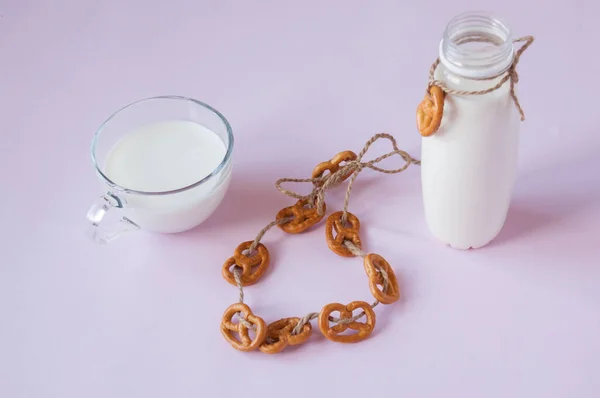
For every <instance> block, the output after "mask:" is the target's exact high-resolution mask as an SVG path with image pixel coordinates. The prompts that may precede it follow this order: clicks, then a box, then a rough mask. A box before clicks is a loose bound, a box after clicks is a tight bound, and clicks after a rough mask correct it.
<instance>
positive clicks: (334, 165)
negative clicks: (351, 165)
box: [312, 151, 357, 182]
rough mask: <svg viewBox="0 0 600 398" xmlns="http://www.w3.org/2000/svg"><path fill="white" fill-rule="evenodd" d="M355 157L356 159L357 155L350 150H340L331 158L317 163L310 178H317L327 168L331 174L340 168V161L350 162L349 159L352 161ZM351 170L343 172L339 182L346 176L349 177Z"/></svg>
mask: <svg viewBox="0 0 600 398" xmlns="http://www.w3.org/2000/svg"><path fill="white" fill-rule="evenodd" d="M356 159H357V156H356V154H355V153H354V152H352V151H343V152H340V153H338V154H337V155H335V156H334V157H333V158H332V159H331V160H328V161H326V162H321V163H319V164H318V165H317V167H315V168H314V170H313V173H312V178H319V177H321V176H323V173H325V172H326V171H327V170H329V173H330V174H333V173H335V172H336V171H338V170H339V169H340V163H342V162H350V161H353V160H356ZM352 172H353V170H352V171H349V172H348V173H346V174H344V176H343V177H342V179H341V180H340V182H341V181H345V180H346V179H347V178H348V177H350V176H351V175H352Z"/></svg>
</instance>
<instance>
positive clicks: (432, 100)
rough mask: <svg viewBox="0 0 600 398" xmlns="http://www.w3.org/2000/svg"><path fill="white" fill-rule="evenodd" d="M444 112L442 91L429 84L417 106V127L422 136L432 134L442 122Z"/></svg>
mask: <svg viewBox="0 0 600 398" xmlns="http://www.w3.org/2000/svg"><path fill="white" fill-rule="evenodd" d="M443 114H444V91H443V90H442V89H441V88H440V87H438V86H431V87H429V90H428V92H427V93H425V98H423V101H421V103H420V104H419V106H418V107H417V128H418V129H419V133H421V135H422V136H423V137H429V136H430V135H433V134H434V133H435V132H436V131H437V130H438V129H439V128H440V124H441V123H442V116H443Z"/></svg>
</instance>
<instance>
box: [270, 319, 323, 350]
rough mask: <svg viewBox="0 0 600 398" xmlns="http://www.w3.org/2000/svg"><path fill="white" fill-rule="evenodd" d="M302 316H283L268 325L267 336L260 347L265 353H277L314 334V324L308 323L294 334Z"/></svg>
mask: <svg viewBox="0 0 600 398" xmlns="http://www.w3.org/2000/svg"><path fill="white" fill-rule="evenodd" d="M298 322H300V318H283V319H280V320H278V321H275V322H273V323H270V324H269V326H267V337H266V339H265V341H264V342H263V343H262V344H261V345H260V346H259V347H258V349H259V350H261V351H262V352H264V353H265V354H277V353H278V352H281V351H283V350H284V349H285V347H287V346H288V345H298V344H302V343H304V342H305V341H306V340H308V338H309V337H310V335H311V334H312V326H311V324H310V323H306V324H305V325H304V326H303V327H302V330H301V332H300V333H298V334H296V335H292V330H293V329H294V328H295V327H296V325H298Z"/></svg>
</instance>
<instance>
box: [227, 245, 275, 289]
mask: <svg viewBox="0 0 600 398" xmlns="http://www.w3.org/2000/svg"><path fill="white" fill-rule="evenodd" d="M252 242H253V241H251V240H250V241H247V242H243V243H241V244H240V245H238V247H237V248H236V249H235V252H234V254H233V257H229V258H228V259H227V261H225V264H223V268H222V270H221V273H222V274H223V278H225V280H226V281H227V282H229V283H231V284H232V285H233V286H237V283H236V282H235V277H234V275H233V272H231V267H233V266H237V267H240V268H241V269H242V272H241V274H240V281H241V282H242V286H250V285H253V284H255V283H256V282H257V281H258V280H259V279H260V277H261V276H263V274H264V273H265V271H266V270H267V268H269V261H270V256H269V251H268V250H267V248H266V247H265V245H263V244H262V243H259V244H258V246H256V253H254V254H253V255H252V256H248V255H246V254H244V251H245V250H248V248H249V247H250V246H251V245H252Z"/></svg>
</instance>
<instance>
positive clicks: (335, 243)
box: [325, 211, 362, 257]
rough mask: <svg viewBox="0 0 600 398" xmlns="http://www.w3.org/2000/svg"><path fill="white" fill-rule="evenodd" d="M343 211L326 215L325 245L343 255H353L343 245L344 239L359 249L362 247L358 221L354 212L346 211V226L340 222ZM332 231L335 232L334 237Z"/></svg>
mask: <svg viewBox="0 0 600 398" xmlns="http://www.w3.org/2000/svg"><path fill="white" fill-rule="evenodd" d="M343 213H344V212H342V211H337V212H335V213H332V214H331V215H329V217H327V222H326V223H325V239H326V240H327V246H329V248H330V249H331V250H332V251H333V252H334V253H336V254H338V255H340V256H343V257H354V256H355V255H354V254H352V252H351V251H350V250H348V248H347V247H346V246H344V241H346V240H349V241H351V242H352V243H354V245H355V246H356V247H358V248H359V249H361V248H362V243H361V241H360V235H359V234H358V230H359V229H360V221H359V220H358V218H357V217H356V216H355V215H354V214H352V213H350V212H348V223H349V224H350V226H349V227H346V226H345V225H343V223H342V214H343ZM334 231H335V232H336V234H337V235H336V236H335V237H334V236H333V232H334Z"/></svg>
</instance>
